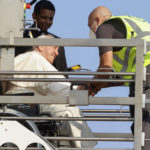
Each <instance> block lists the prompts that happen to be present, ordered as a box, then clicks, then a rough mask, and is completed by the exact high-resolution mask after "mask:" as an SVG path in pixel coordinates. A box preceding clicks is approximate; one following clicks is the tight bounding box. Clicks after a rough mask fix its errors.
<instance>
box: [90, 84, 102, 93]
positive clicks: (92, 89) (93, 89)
mask: <svg viewBox="0 0 150 150" xmlns="http://www.w3.org/2000/svg"><path fill="white" fill-rule="evenodd" d="M100 90H101V86H100V84H96V85H92V84H90V86H89V96H90V95H91V96H94V95H95V94H97V93H98V92H99V91H100Z"/></svg>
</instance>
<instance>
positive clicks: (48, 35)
mask: <svg viewBox="0 0 150 150" xmlns="http://www.w3.org/2000/svg"><path fill="white" fill-rule="evenodd" d="M45 38H46V39H53V38H54V36H53V35H51V34H47V35H40V36H38V37H37V39H45ZM39 46H40V45H39ZM39 46H32V49H33V50H34V49H35V48H37V47H39Z"/></svg>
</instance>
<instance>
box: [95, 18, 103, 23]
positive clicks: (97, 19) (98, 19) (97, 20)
mask: <svg viewBox="0 0 150 150" xmlns="http://www.w3.org/2000/svg"><path fill="white" fill-rule="evenodd" d="M95 20H96V24H97V25H99V24H101V21H102V20H101V18H100V17H96V18H95Z"/></svg>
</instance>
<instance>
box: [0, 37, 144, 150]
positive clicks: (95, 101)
mask: <svg viewBox="0 0 150 150" xmlns="http://www.w3.org/2000/svg"><path fill="white" fill-rule="evenodd" d="M6 41H10V40H9V39H4V38H2V39H1V40H0V44H1V45H2V46H8V47H9V46H11V47H12V46H15V45H17V46H19V45H22V46H27V45H31V44H32V45H59V46H80V47H81V46H92V47H95V46H136V47H137V55H136V60H139V61H137V65H136V66H137V67H136V73H108V72H107V73H104V72H103V73H96V72H89V71H87V72H86V71H85V72H70V73H69V72H59V73H58V72H21V71H20V72H14V71H12V70H13V68H12V69H10V70H9V71H6V70H3V69H1V72H0V80H1V81H10V80H12V81H24V82H29V81H31V80H32V81H42V82H46V81H49V82H52V81H53V82H54V81H55V82H59V81H61V82H67V81H70V82H77V81H78V82H127V81H128V82H135V97H132V98H131V97H114V98H111V97H87V96H86V94H85V96H86V98H85V101H84V102H83V103H82V105H135V118H134V119H133V118H130V117H129V116H124V117H123V116H120V115H118V116H114V115H105V116H102V115H99V116H98V117H97V116H93V115H91V116H90V115H89V116H88V117H87V116H86V115H85V117H83V118H61V117H57V118H56V117H53V118H49V117H43V118H40V117H21V118H19V119H27V120H39V119H41V120H86V121H133V120H134V121H135V136H134V138H133V137H127V138H122V137H119V136H118V137H119V138H115V139H114V138H113V137H109V136H108V135H107V137H106V138H102V137H95V138H93V139H91V138H86V139H85V138H78V137H74V138H73V137H70V138H65V137H64V138H63V137H46V139H51V140H52V139H53V140H56V139H57V140H60V139H62V140H69V139H71V140H79V139H80V140H97V141H134V150H140V149H141V145H142V107H143V101H142V100H143V93H142V87H143V80H144V67H143V59H144V51H145V50H144V48H146V42H145V41H144V40H133V39H131V40H112V39H111V40H109V39H108V40H104V39H101V40H99V39H98V40H90V39H71V40H70V39H43V40H41V39H40V40H38V39H30V40H29V39H23V38H14V44H13V45H12V44H10V43H9V42H6ZM11 50H12V49H9V51H11ZM5 59H6V58H5ZM2 61H3V59H1V62H2ZM2 66H3V65H2ZM4 68H5V67H4ZM14 74H69V75H76V76H77V77H74V78H69V79H17V78H13V77H12V76H13V75H14ZM94 74H111V75H132V76H135V80H134V79H131V80H123V79H122V80H121V79H120V80H117V79H105V80H104V79H97V80H95V79H92V78H91V77H89V76H91V75H94ZM78 75H80V76H81V75H84V76H85V75H87V77H86V78H85V77H84V78H81V77H80V78H78ZM72 92H73V97H74V98H76V95H78V91H72ZM80 92H81V95H82V91H80ZM77 98H78V97H77ZM41 99H42V101H41ZM70 99H71V98H70V97H69V96H67V97H59V96H49V97H45V96H44V97H42V96H38V97H37V96H34V97H32V96H29V97H23V96H0V103H3V104H7V103H9V104H19V103H24V104H27V103H28V104H33V103H37V104H40V103H45V104H54V103H57V104H60V102H61V104H69V103H70V102H69V101H70ZM71 104H72V102H71ZM73 105H81V103H75V101H74V102H73ZM1 119H17V118H16V117H13V118H12V117H1ZM96 135H97V136H98V135H99V134H96ZM111 135H112V134H111ZM122 135H123V134H122Z"/></svg>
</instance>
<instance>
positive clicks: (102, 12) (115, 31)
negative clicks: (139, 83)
mask: <svg viewBox="0 0 150 150" xmlns="http://www.w3.org/2000/svg"><path fill="white" fill-rule="evenodd" d="M88 26H89V28H90V34H89V36H90V37H91V38H97V39H131V38H134V39H146V40H147V41H150V24H149V23H148V22H146V21H144V20H143V19H141V18H136V17H129V16H112V14H111V11H110V10H109V9H108V8H106V7H103V6H99V7H97V8H95V9H94V10H93V11H92V12H91V13H90V15H89V18H88ZM99 56H100V64H99V67H98V70H97V71H98V72H110V71H115V72H135V66H136V47H111V46H100V47H99ZM144 66H145V67H147V72H150V51H147V53H146V55H145V57H144ZM108 77H109V76H108V75H97V76H95V77H94V78H97V79H102V78H103V79H104V78H108ZM120 78H124V79H131V78H132V76H120ZM149 78H150V77H147V80H146V82H145V83H144V86H145V87H149V85H150V79H149ZM117 85H121V84H117V83H116V84H114V83H91V84H90V86H89V91H90V92H89V94H90V95H92V96H94V95H95V94H96V93H97V92H98V91H100V90H101V88H104V87H110V86H117ZM125 85H129V83H125ZM129 87H130V95H129V96H134V91H135V87H134V84H130V85H129ZM146 98H150V90H149V88H148V89H147V90H146ZM130 111H131V115H132V117H134V107H133V106H131V107H130ZM149 112H150V105H148V104H146V107H145V109H144V110H143V130H144V131H145V133H146V136H145V138H146V139H150V123H149V121H148V120H150V119H149V118H150V117H149ZM132 131H134V130H132ZM149 147H150V141H148V140H146V141H145V146H144V148H143V150H148V149H149Z"/></svg>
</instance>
